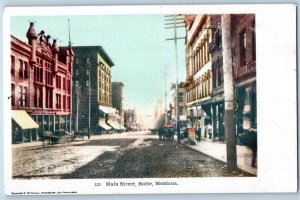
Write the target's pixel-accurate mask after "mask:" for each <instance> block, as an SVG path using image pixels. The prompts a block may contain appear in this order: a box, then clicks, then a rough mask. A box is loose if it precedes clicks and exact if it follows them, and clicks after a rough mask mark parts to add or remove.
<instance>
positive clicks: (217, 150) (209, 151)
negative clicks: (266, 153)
mask: <svg viewBox="0 0 300 200" xmlns="http://www.w3.org/2000/svg"><path fill="white" fill-rule="evenodd" d="M187 146H188V147H190V148H192V149H195V150H197V151H199V152H201V153H203V154H206V155H208V156H211V157H213V158H216V159H218V160H221V161H224V162H226V157H227V156H226V144H225V143H221V142H211V141H206V140H201V142H196V145H187ZM236 151H237V166H238V168H240V169H242V170H244V171H247V172H249V173H251V174H255V175H257V169H256V168H255V167H252V166H251V159H252V150H251V149H250V148H248V147H246V146H240V145H236Z"/></svg>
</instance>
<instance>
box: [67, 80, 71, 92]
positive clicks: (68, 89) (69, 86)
mask: <svg viewBox="0 0 300 200" xmlns="http://www.w3.org/2000/svg"><path fill="white" fill-rule="evenodd" d="M67 91H68V94H70V92H71V81H70V80H69V79H67Z"/></svg>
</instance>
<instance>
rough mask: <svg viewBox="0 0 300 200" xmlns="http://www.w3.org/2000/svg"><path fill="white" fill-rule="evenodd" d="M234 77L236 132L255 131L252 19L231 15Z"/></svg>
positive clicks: (254, 70) (253, 27)
mask: <svg viewBox="0 0 300 200" xmlns="http://www.w3.org/2000/svg"><path fill="white" fill-rule="evenodd" d="M231 24H233V25H234V26H232V37H231V42H232V46H233V48H232V52H233V73H234V74H233V77H234V83H235V85H234V86H235V102H236V115H235V119H236V132H237V134H241V133H243V132H244V131H245V130H249V129H250V128H252V129H255V130H256V126H257V112H256V109H257V106H256V32H255V15H254V14H248V15H232V16H231Z"/></svg>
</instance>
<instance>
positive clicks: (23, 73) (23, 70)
mask: <svg viewBox="0 0 300 200" xmlns="http://www.w3.org/2000/svg"><path fill="white" fill-rule="evenodd" d="M19 62H20V68H19V77H21V78H28V63H27V62H25V61H23V60H21V59H19Z"/></svg>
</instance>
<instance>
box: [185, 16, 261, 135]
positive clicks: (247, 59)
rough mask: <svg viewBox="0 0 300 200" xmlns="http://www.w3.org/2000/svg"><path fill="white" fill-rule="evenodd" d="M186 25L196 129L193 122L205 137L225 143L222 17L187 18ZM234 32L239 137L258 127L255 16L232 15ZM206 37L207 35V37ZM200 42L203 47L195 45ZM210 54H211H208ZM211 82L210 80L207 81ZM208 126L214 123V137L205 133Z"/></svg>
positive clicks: (189, 97)
mask: <svg viewBox="0 0 300 200" xmlns="http://www.w3.org/2000/svg"><path fill="white" fill-rule="evenodd" d="M185 22H186V29H187V38H186V71H187V77H186V84H185V86H186V88H187V106H188V107H189V108H188V109H189V111H190V112H189V116H190V119H191V122H192V126H195V125H194V124H193V122H194V123H197V122H198V123H199V124H200V126H201V128H202V136H204V137H205V138H207V139H211V140H224V139H225V135H224V88H223V85H224V79H223V74H224V72H223V52H222V33H221V15H187V16H186V18H185ZM230 31H231V43H232V48H231V51H232V54H233V55H232V63H233V66H232V67H233V73H234V74H233V77H234V83H233V84H234V88H235V105H236V109H235V120H236V127H237V130H236V134H239V133H243V132H244V130H247V129H249V128H254V129H255V128H256V47H255V44H256V40H255V15H252V14H243V15H231V30H230ZM202 35H204V36H202ZM205 35H207V36H206V37H205ZM193 38H195V39H193ZM205 38H207V41H208V44H207V43H204V42H205V41H206V40H205ZM197 40H198V41H200V47H198V46H199V45H198V43H197V42H195V41H197ZM201 44H203V45H204V46H203V45H201ZM207 45H208V46H207ZM203 48H204V49H203ZM206 53H208V55H205V54H206ZM205 57H207V58H208V60H209V62H206V64H204V65H203V61H204V63H205V61H207V59H206V58H205ZM207 65H208V66H207ZM205 68H206V70H205ZM201 71H203V72H201ZM203 73H204V77H203V76H200V77H201V78H200V79H198V77H199V75H201V74H203ZM205 75H206V76H205ZM205 77H206V79H205ZM207 79H209V80H208V81H207V82H205V80H207ZM199 107H200V109H199ZM207 124H211V125H212V127H213V128H212V129H213V131H212V134H210V135H207V132H206V130H205V129H206V126H207ZM203 129H204V132H203Z"/></svg>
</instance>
